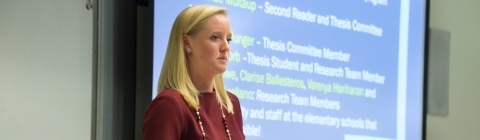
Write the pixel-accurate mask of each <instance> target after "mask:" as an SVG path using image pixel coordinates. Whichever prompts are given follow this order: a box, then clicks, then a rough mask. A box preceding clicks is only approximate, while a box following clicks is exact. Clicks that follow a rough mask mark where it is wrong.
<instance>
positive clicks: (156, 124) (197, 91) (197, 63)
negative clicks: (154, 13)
mask: <svg viewBox="0 0 480 140" xmlns="http://www.w3.org/2000/svg"><path fill="white" fill-rule="evenodd" d="M231 36H232V31H231V28H230V21H229V19H228V18H227V16H226V9H224V8H220V7H216V6H209V5H199V6H192V7H189V8H187V9H185V10H183V11H182V12H181V13H180V14H179V15H178V16H177V18H176V19H175V22H174V24H173V27H172V31H171V33H170V39H169V42H168V48H167V52H166V55H165V60H164V62H163V67H162V72H161V74H160V79H159V82H158V83H159V84H158V92H159V94H158V95H157V97H156V98H155V99H154V100H153V101H152V102H151V103H150V105H149V107H148V109H147V112H146V115H145V118H144V121H143V138H144V139H145V140H206V139H208V140H228V139H231V140H239V139H242V140H243V139H245V135H244V134H243V130H242V126H243V121H242V113H241V110H240V103H239V100H238V98H237V97H236V96H235V95H234V94H231V93H229V92H227V91H226V90H225V86H224V83H223V78H222V73H223V72H224V71H225V69H226V67H227V63H228V54H229V53H230V46H229V41H230V38H231Z"/></svg>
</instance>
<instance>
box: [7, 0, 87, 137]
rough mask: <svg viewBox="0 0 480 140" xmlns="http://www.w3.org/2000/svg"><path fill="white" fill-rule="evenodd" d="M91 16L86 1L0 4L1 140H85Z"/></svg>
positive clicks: (16, 0)
mask: <svg viewBox="0 0 480 140" xmlns="http://www.w3.org/2000/svg"><path fill="white" fill-rule="evenodd" d="M92 20H93V16H92V11H91V10H90V11H88V10H87V9H86V8H85V0H48V1H44V0H42V1H32V0H0V139H1V140H26V139H35V140H43V139H49V140H50V139H54V140H67V139H68V140H87V139H90V131H91V112H92V111H91V106H92V30H93V27H92Z"/></svg>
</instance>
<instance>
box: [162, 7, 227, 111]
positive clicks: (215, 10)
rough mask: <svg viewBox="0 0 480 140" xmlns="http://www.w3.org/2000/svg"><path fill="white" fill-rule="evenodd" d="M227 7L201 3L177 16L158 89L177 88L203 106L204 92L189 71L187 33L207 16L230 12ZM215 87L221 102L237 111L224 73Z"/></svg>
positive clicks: (187, 99)
mask: <svg viewBox="0 0 480 140" xmlns="http://www.w3.org/2000/svg"><path fill="white" fill-rule="evenodd" d="M226 12H227V10H226V9H225V8H222V7H216V6H211V5H197V6H191V7H188V8H186V9H184V10H183V11H182V12H181V13H180V14H179V15H178V16H177V18H176V19H175V22H174V23H173V27H172V30H171V32H170V39H169V40H168V47H167V52H166V53H165V59H164V60H163V66H162V71H161V73H160V78H159V80H158V87H157V92H158V94H160V93H161V92H162V91H163V90H165V89H169V88H171V89H175V90H177V91H178V92H179V93H180V95H182V97H183V99H184V100H185V102H186V103H187V105H188V106H189V107H190V108H193V109H199V108H200V106H199V99H198V96H199V94H200V92H199V91H198V90H197V89H196V88H195V86H194V85H193V83H192V80H191V79H190V75H189V74H188V63H187V56H186V54H185V50H184V47H183V46H184V41H183V35H184V34H188V35H193V34H195V33H197V32H199V31H200V30H202V29H203V28H204V27H205V24H206V20H207V19H208V18H209V17H212V16H213V15H216V14H223V15H226ZM213 84H214V88H215V92H216V97H217V101H218V103H219V104H220V105H221V106H222V108H226V109H227V110H228V112H229V113H233V105H232V101H231V100H230V97H229V96H228V94H227V91H226V89H225V85H224V83H223V75H222V74H218V75H216V76H215V78H214V83H213Z"/></svg>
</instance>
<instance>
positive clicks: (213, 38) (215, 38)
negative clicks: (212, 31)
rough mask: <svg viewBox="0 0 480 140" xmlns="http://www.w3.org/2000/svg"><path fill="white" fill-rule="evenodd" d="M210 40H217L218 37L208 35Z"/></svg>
mask: <svg viewBox="0 0 480 140" xmlns="http://www.w3.org/2000/svg"><path fill="white" fill-rule="evenodd" d="M210 39H211V40H217V39H218V36H216V35H214V36H212V37H210Z"/></svg>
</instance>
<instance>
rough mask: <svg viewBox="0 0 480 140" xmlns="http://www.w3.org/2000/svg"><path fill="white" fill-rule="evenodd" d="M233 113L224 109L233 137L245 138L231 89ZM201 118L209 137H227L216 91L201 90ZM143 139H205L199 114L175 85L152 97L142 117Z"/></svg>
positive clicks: (211, 139) (225, 139)
mask: <svg viewBox="0 0 480 140" xmlns="http://www.w3.org/2000/svg"><path fill="white" fill-rule="evenodd" d="M228 96H230V99H231V100H232V104H233V111H234V114H230V113H227V110H226V109H223V112H224V114H225V117H226V120H227V126H228V129H229V130H230V134H231V136H232V140H244V139H245V135H244V134H243V129H242V128H243V120H242V111H241V110H240V102H239V100H238V98H237V96H235V95H234V94H231V93H228ZM199 100H200V110H199V112H200V118H201V120H202V126H203V129H204V130H205V133H206V139H207V140H228V136H227V132H226V131H225V126H224V123H223V119H222V112H221V111H220V104H219V103H218V101H217V99H216V96H215V93H213V92H204V93H201V96H200V98H199ZM143 139H144V140H203V135H202V131H201V130H200V126H199V124H198V117H197V115H196V113H195V110H194V109H191V108H189V107H188V105H187V103H186V102H185V100H183V98H182V96H181V95H180V94H179V93H178V92H177V91H176V90H174V89H167V90H164V91H162V92H161V93H160V94H158V95H157V97H155V99H153V101H152V102H151V103H150V105H149V106H148V109H147V112H146V114H145V118H144V120H143Z"/></svg>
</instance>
